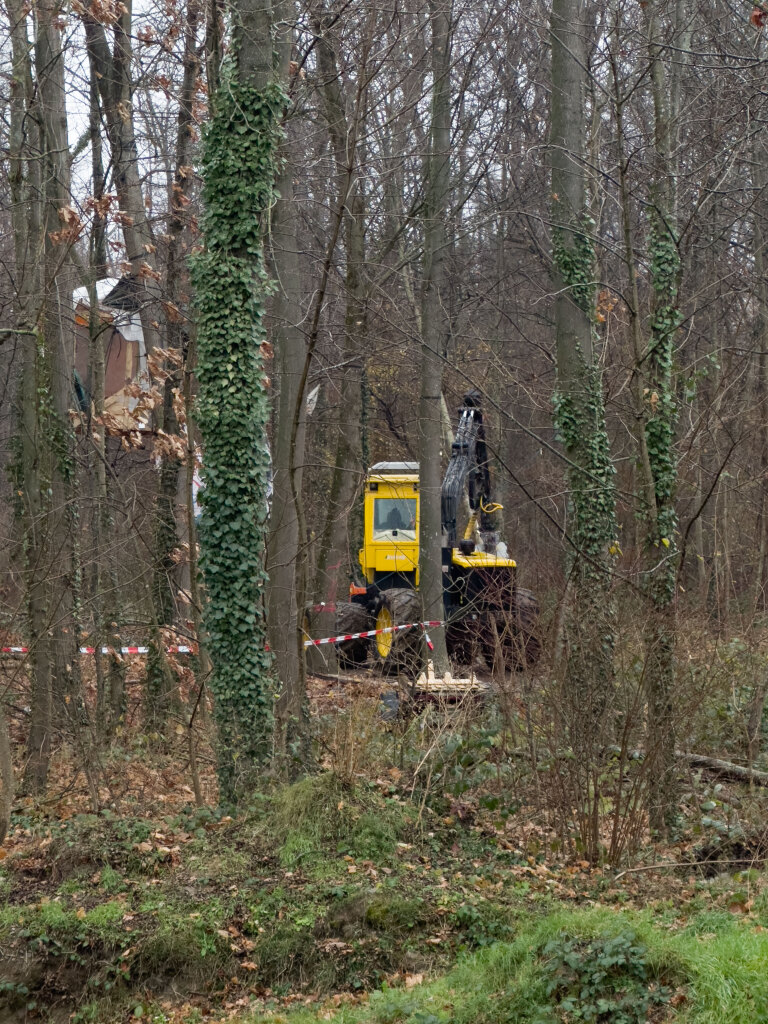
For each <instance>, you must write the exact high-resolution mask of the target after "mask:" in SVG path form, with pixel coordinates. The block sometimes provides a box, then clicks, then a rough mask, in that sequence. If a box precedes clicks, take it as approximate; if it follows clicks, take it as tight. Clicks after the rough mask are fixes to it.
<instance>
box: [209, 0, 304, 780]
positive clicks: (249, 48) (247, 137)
mask: <svg viewBox="0 0 768 1024" xmlns="http://www.w3.org/2000/svg"><path fill="white" fill-rule="evenodd" d="M272 17H273V11H272V8H271V6H265V4H264V0H241V2H240V3H239V4H238V5H237V7H236V8H235V10H234V19H235V29H236V32H235V38H236V46H235V54H234V61H233V65H234V66H233V68H232V69H231V74H230V76H229V78H228V80H227V81H226V83H225V84H223V86H222V87H221V88H220V89H219V90H218V91H217V93H216V95H215V96H214V97H213V98H212V106H213V116H212V119H211V121H210V123H209V126H208V130H207V133H206V140H205V147H204V151H203V180H204V186H203V201H204V204H205V213H204V220H203V229H204V237H205V239H206V243H207V248H206V251H205V252H204V253H202V254H200V255H198V256H196V257H195V259H194V263H193V267H192V279H193V285H194V288H195V295H196V306H197V324H198V333H197V346H198V363H197V368H198V381H199V394H198V406H197V409H198V413H197V419H198V424H199V426H200V430H201V434H202V441H203V448H204V451H205V459H204V463H203V476H204V480H205V488H204V490H203V491H202V492H201V501H202V505H203V515H202V520H201V524H200V546H201V568H202V569H203V572H204V575H205V582H206V589H207V595H208V602H207V605H206V609H205V624H206V629H207V632H208V637H209V645H208V649H209V652H210V655H211V661H212V665H213V674H212V676H211V688H212V691H213V694H214V698H215V713H216V723H217V726H218V747H219V750H218V755H219V761H218V773H219V785H220V790H221V796H222V798H223V799H225V800H236V799H237V798H238V797H239V796H240V794H242V793H243V792H244V791H245V789H246V787H247V786H248V785H249V783H250V782H251V781H252V776H253V773H254V771H255V770H256V769H257V767H258V765H259V764H260V763H262V762H264V761H265V760H266V759H267V758H268V757H269V756H270V754H271V752H272V740H273V736H272V708H273V701H274V698H273V686H272V679H271V666H272V657H271V655H270V653H269V652H268V651H267V650H266V624H265V615H264V602H263V594H264V575H265V574H264V562H263V558H264V541H265V534H266V517H267V487H268V480H269V469H270V460H269V451H268V447H267V423H268V418H269V417H268V402H267V392H266V381H265V379H264V375H263V355H264V350H263V340H264V337H265V335H264V324H263V318H264V303H265V299H266V294H267V291H268V288H267V282H266V271H265V268H264V251H263V228H264V222H265V219H266V216H267V213H268V211H269V210H270V208H271V204H272V197H273V190H274V184H275V166H276V158H277V148H278V145H279V141H280V136H281V131H280V123H281V120H282V115H283V110H284V93H283V91H282V90H281V89H280V88H279V86H278V85H277V84H276V82H275V76H274V71H273V67H272V35H271V29H272ZM260 342H261V343H262V344H259V343H260Z"/></svg>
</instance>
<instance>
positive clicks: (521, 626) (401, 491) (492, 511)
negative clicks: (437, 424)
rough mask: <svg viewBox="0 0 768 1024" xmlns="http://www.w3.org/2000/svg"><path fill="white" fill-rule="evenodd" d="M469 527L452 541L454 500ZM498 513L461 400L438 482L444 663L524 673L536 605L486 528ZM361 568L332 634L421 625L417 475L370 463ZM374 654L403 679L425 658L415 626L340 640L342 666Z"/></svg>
mask: <svg viewBox="0 0 768 1024" xmlns="http://www.w3.org/2000/svg"><path fill="white" fill-rule="evenodd" d="M465 492H466V494H467V497H468V499H469V522H468V523H467V526H466V529H465V530H464V534H463V537H462V538H461V539H459V538H458V532H457V519H458V516H459V509H460V505H461V499H462V496H463V495H464V493H465ZM499 511H501V506H500V505H497V504H495V503H494V502H493V500H492V496H491V479H490V473H489V469H488V456H487V451H486V443H485V432H484V429H483V416H482V411H481V408H480V395H479V394H478V393H477V392H475V391H471V392H469V393H468V394H466V395H465V397H464V405H463V406H462V408H461V410H460V413H459V424H458V429H457V431H456V438H455V440H454V442H453V446H452V450H451V459H450V463H449V465H448V469H447V471H446V474H445V478H444V479H443V486H442V498H441V518H442V529H443V554H442V563H443V580H444V608H445V616H444V618H445V621H446V640H447V644H448V652H449V654H450V656H451V658H452V660H453V661H454V662H456V663H459V664H465V665H471V664H472V663H473V661H474V660H475V658H476V656H478V655H480V656H482V658H483V659H484V660H485V662H486V663H487V664H488V666H489V668H498V667H499V666H502V665H503V666H504V667H507V668H512V669H524V668H527V667H531V666H533V665H535V664H536V662H537V661H538V658H539V654H540V652H541V648H540V643H539V639H538V637H537V633H536V624H537V618H538V612H539V609H538V604H537V601H536V598H535V597H534V596H533V594H532V593H531V592H530V591H529V590H523V589H522V588H521V587H518V585H517V582H516V572H515V571H516V563H515V561H514V560H513V559H512V558H509V557H508V555H507V548H506V545H505V544H504V543H503V542H501V541H500V540H499V537H498V533H497V531H496V529H495V528H494V524H495V516H496V514H497V513H498V512H499ZM359 558H360V566H361V568H362V572H363V577H364V581H365V582H364V583H363V584H362V585H354V584H353V585H352V586H351V587H350V601H349V602H348V603H347V602H344V603H340V604H337V606H336V631H337V633H340V634H348V633H359V632H364V631H366V630H373V629H386V628H387V627H391V626H396V625H401V624H404V623H409V622H419V621H420V620H421V618H422V611H421V599H420V596H419V593H418V585H419V467H418V463H415V462H379V463H377V464H376V465H375V466H373V467H372V468H371V470H370V472H369V473H368V476H367V478H366V481H365V521H364V539H363V548H362V550H361V551H360V555H359ZM371 651H373V654H374V656H375V658H376V660H377V661H378V663H379V666H380V668H382V669H383V670H384V671H385V672H396V673H403V674H408V675H412V674H415V673H417V672H418V671H419V670H420V669H421V668H422V666H423V664H424V660H425V654H426V651H425V642H424V631H423V630H422V629H420V628H413V629H408V630H402V631H398V632H394V633H381V634H379V635H377V636H375V637H373V638H372V639H368V638H360V639H356V640H352V639H350V640H346V641H344V642H342V643H341V644H340V645H339V647H338V653H339V659H340V662H341V663H342V665H345V666H347V667H348V666H351V665H355V664H362V663H363V662H365V661H366V660H367V659H368V656H369V654H370V653H371Z"/></svg>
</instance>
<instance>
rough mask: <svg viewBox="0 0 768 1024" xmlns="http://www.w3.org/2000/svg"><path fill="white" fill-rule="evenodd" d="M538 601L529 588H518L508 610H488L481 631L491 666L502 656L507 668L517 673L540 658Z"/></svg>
mask: <svg viewBox="0 0 768 1024" xmlns="http://www.w3.org/2000/svg"><path fill="white" fill-rule="evenodd" d="M538 620H539V602H538V601H537V600H536V598H535V597H534V595H533V594H532V593H531V591H530V590H524V589H523V588H522V587H516V588H515V596H514V600H513V602H512V604H511V606H510V607H509V608H508V609H506V610H505V611H496V612H488V613H487V619H486V623H485V624H484V625H485V628H483V629H482V631H481V636H482V643H483V656H484V657H485V660H486V661H487V662H488V666H489V667H490V668H495V667H496V664H497V659H498V658H499V657H501V659H502V661H503V664H504V666H505V667H506V668H509V669H513V670H514V671H516V672H522V671H523V670H524V669H527V668H533V667H534V665H536V663H537V662H538V660H539V658H540V657H541V641H540V639H539V636H538V631H537V627H538Z"/></svg>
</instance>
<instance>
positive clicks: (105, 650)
mask: <svg viewBox="0 0 768 1024" xmlns="http://www.w3.org/2000/svg"><path fill="white" fill-rule="evenodd" d="M444 625H445V623H444V622H442V621H441V620H440V619H429V620H428V621H427V622H404V623H403V624H402V625H399V626H387V627H385V628H384V629H366V630H365V631H364V632H362V633H341V634H340V635H339V636H324V637H322V639H320V640H305V641H304V646H305V647H319V646H320V645H321V644H340V643H343V642H344V641H345V640H363V639H365V637H369V636H381V635H382V634H383V633H399V632H400V631H401V630H404V629H413V628H414V627H416V628H421V629H423V630H424V639H425V640H426V642H427V647H429V649H430V651H433V650H434V644H433V643H432V641H431V640H430V638H429V633H427V629H433V628H434V627H436V626H444ZM99 650H100V651H101V653H102V654H116V653H117V652H118V650H119V652H120V654H149V650H150V649H149V647H120V648H117V647H101V648H99ZM165 650H166V653H167V654H194V653H195V650H194V648H192V647H184V646H181V645H179V646H175V647H166V649H165ZM80 653H81V654H95V653H96V648H95V647H81V648H80ZM0 654H29V648H28V647H0Z"/></svg>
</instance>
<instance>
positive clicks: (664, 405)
mask: <svg viewBox="0 0 768 1024" xmlns="http://www.w3.org/2000/svg"><path fill="white" fill-rule="evenodd" d="M657 8H658V2H657V0H652V2H650V3H649V4H647V5H646V7H645V8H644V14H645V18H646V25H647V30H648V54H649V59H650V71H651V90H652V94H653V111H654V142H655V150H654V170H653V184H652V187H651V193H650V194H651V199H652V205H651V206H650V209H649V242H650V264H651V284H652V287H653V300H652V310H651V323H650V338H649V341H648V348H647V350H646V351H644V352H643V353H642V359H641V360H640V361H639V363H638V367H637V370H638V373H639V374H640V377H641V379H642V381H643V384H644V387H643V397H644V401H643V406H644V408H643V413H644V416H643V421H644V433H645V447H646V451H647V455H648V459H647V467H646V473H647V474H648V476H647V480H646V484H647V490H648V491H649V498H648V502H647V507H646V509H645V521H646V531H647V532H646V558H645V579H644V583H645V588H646V591H647V594H648V597H649V599H650V602H649V603H650V608H649V612H648V619H647V622H646V626H645V645H646V664H645V684H646V690H647V694H648V731H649V736H648V758H649V769H648V777H649V812H650V823H651V827H652V828H654V829H656V830H657V831H658V832H660V833H662V832H665V831H667V829H668V828H669V827H670V826H671V825H672V824H673V822H674V819H675V816H676V811H677V807H676V799H675V771H674V761H675V730H674V704H673V701H674V685H675V664H674V656H675V643H676V632H677V627H676V600H675V590H676V579H677V556H678V551H677V542H676V534H677V514H676V511H675V492H676V485H677V463H676V460H675V453H674V439H675V420H676V401H675V391H674V380H673V374H672V364H673V360H674V349H675V335H676V332H677V329H678V327H679V325H680V321H681V316H680V310H679V300H678V286H679V279H680V274H681V262H680V254H679V251H678V242H677V228H676V223H677V217H676V197H675V188H676V167H675V165H674V159H675V157H674V154H675V143H674V138H673V118H674V111H673V110H672V109H671V105H670V96H671V95H674V87H673V82H672V81H671V80H670V79H669V76H668V75H667V74H666V73H665V69H664V66H663V64H662V56H661V43H660V42H659V24H658V14H657Z"/></svg>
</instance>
